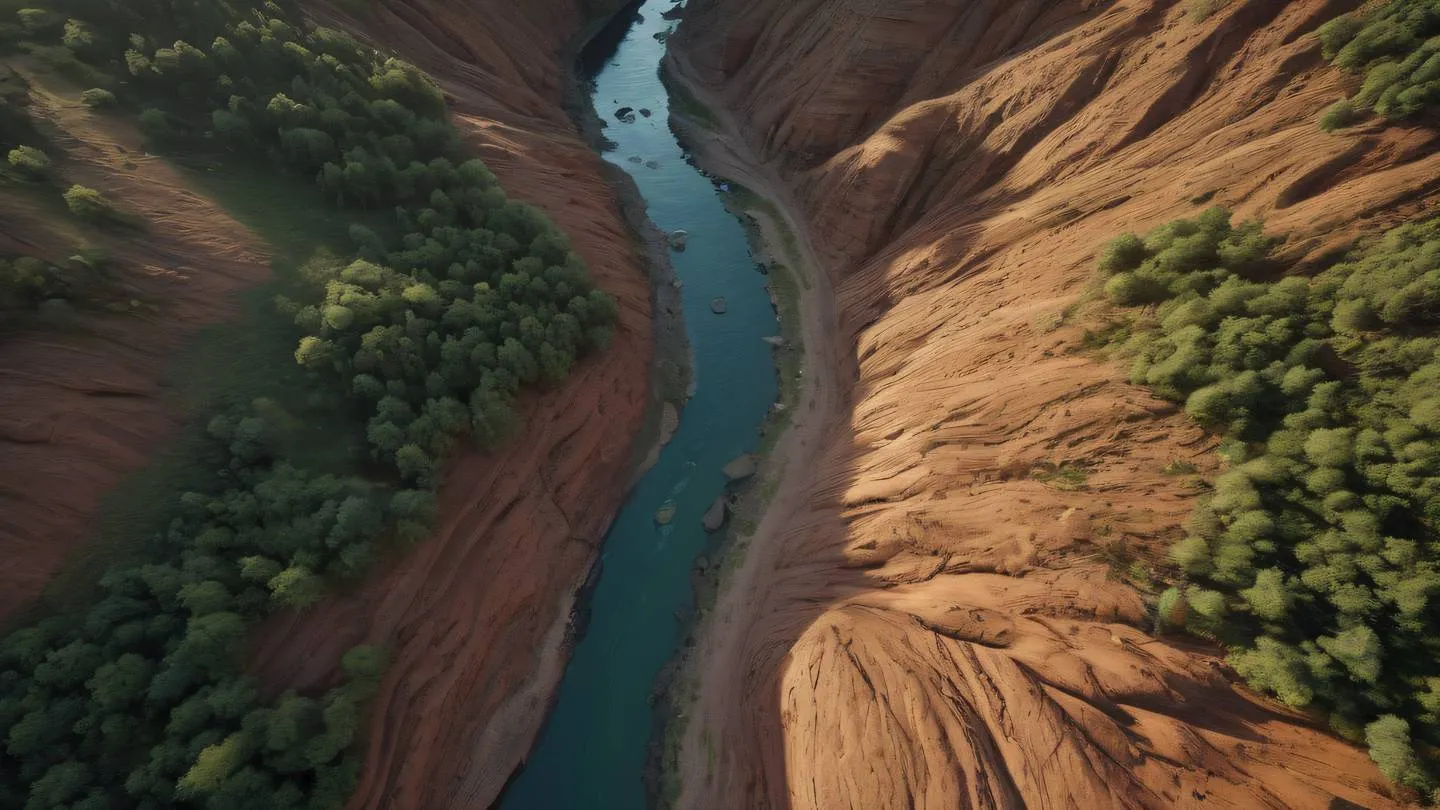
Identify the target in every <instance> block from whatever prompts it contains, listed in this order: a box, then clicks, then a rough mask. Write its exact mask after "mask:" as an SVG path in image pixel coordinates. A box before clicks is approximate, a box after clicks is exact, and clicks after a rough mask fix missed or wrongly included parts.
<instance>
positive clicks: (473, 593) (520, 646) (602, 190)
mask: <svg viewBox="0 0 1440 810" xmlns="http://www.w3.org/2000/svg"><path fill="white" fill-rule="evenodd" d="M593 5H595V4H587V3H584V2H581V1H580V0H550V2H543V3H526V4H513V3H508V2H492V1H490V0H487V1H486V2H482V3H471V4H464V5H458V4H454V3H447V2H431V1H429V0H411V1H410V2H393V1H392V0H383V2H377V3H375V4H373V6H372V8H371V11H370V12H369V13H368V14H367V15H365V16H364V17H363V18H362V19H355V18H349V17H346V16H345V15H343V14H341V13H340V12H339V11H338V10H337V9H334V8H331V7H328V6H318V5H317V6H315V7H314V8H313V9H312V12H313V13H314V14H315V15H316V16H317V17H318V18H320V19H322V20H325V21H326V22H329V23H332V24H338V25H343V26H344V27H345V28H346V29H348V30H351V31H355V32H357V33H359V34H362V35H369V36H370V37H371V38H373V39H374V40H376V41H377V42H380V43H382V44H384V45H385V46H387V47H390V48H392V49H394V50H395V51H396V52H397V53H399V54H400V55H402V56H403V57H404V58H405V59H407V60H409V61H411V62H413V63H415V64H417V65H418V66H420V67H421V68H423V69H424V70H426V71H427V72H429V73H430V74H431V75H432V76H433V77H435V79H436V80H437V81H438V82H439V83H440V85H441V87H442V88H443V89H444V90H445V92H446V94H447V96H448V100H449V102H450V103H451V105H452V109H453V110H454V111H455V117H456V121H457V124H458V125H459V127H460V128H461V131H462V134H463V135H465V136H466V137H467V139H468V141H469V142H470V143H471V144H472V145H473V147H474V148H475V150H476V153H477V154H478V155H479V156H480V157H481V158H482V159H484V160H485V162H486V163H487V164H488V165H489V167H490V168H491V169H492V170H493V171H494V172H495V174H496V175H497V176H498V177H499V178H500V180H501V182H502V184H503V185H504V186H505V188H506V189H507V191H508V192H509V193H510V194H511V195H513V196H514V197H516V198H519V199H522V200H524V201H526V202H530V203H533V204H535V205H538V206H539V207H541V208H542V209H544V210H545V211H546V213H548V214H549V215H550V216H551V217H553V218H554V220H555V222H556V223H557V224H558V225H559V226H560V227H561V228H562V229H563V230H564V231H565V232H566V233H567V234H568V235H569V236H570V238H571V240H572V242H573V243H574V246H575V249H576V250H577V251H578V252H579V253H580V255H581V256H582V257H583V258H584V259H585V260H586V262H587V263H588V264H589V267H590V272H591V274H592V276H593V278H594V279H595V281H596V283H597V284H598V285H599V286H600V287H601V288H603V289H604V290H605V291H607V292H609V293H610V294H611V295H613V296H615V297H616V299H617V300H618V302H619V304H620V310H621V314H620V323H619V326H618V329H617V331H616V335H615V339H614V341H613V343H612V344H611V346H610V348H609V349H608V350H607V351H606V352H604V353H603V354H602V355H601V356H599V357H597V358H595V359H593V360H590V361H587V362H586V363H584V364H582V365H580V366H579V367H577V368H576V370H575V371H574V372H572V374H571V377H570V378H569V379H568V380H567V381H566V382H565V384H564V385H562V386H561V387H560V388H559V389H558V390H556V391H553V392H548V393H546V394H545V395H543V396H540V397H534V398H532V399H531V400H530V401H528V402H527V403H526V405H525V407H524V408H523V419H524V423H525V428H524V430H523V432H522V434H521V435H519V436H517V437H515V439H513V440H512V442H511V443H510V444H509V445H508V449H506V450H504V451H502V452H500V453H498V454H495V455H492V456H480V455H472V456H466V457H463V458H460V459H457V460H456V461H455V462H454V463H453V464H452V466H451V468H450V469H449V471H448V474H447V476H448V477H447V483H446V486H445V488H444V490H443V492H442V494H441V515H442V517H441V523H442V525H441V527H440V530H439V531H438V533H437V536H436V537H434V538H432V539H431V540H429V541H427V542H425V543H423V544H421V545H420V546H418V547H417V548H415V549H414V550H412V551H411V552H409V553H408V554H407V555H406V556H405V557H404V558H402V559H400V560H397V561H394V563H393V564H383V565H381V566H379V569H380V570H379V571H377V573H376V574H375V575H374V576H373V577H372V578H371V579H370V580H369V581H368V582H366V583H365V584H364V585H363V586H361V587H360V588H358V589H357V590H356V592H354V593H352V594H349V595H347V596H345V597H343V598H337V599H333V600H330V601H328V602H326V603H324V604H322V605H321V606H319V607H318V608H316V609H314V610H312V611H310V612H308V613H306V614H304V615H301V616H291V617H286V618H283V619H281V620H278V621H276V622H275V623H274V624H273V625H272V626H271V627H270V628H268V629H267V630H266V631H264V632H262V633H261V634H260V636H259V638H258V639H257V642H256V649H255V651H254V656H253V660H254V669H255V671H256V672H257V673H258V674H259V675H260V677H261V678H262V680H264V681H265V682H266V683H267V684H268V685H270V686H271V687H272V688H273V689H274V690H275V691H279V690H281V689H285V688H298V689H301V690H312V689H317V688H319V687H321V686H323V685H325V684H327V683H328V682H329V681H330V680H331V679H332V678H333V677H334V674H335V672H336V669H337V664H338V661H339V657H340V655H341V654H343V653H344V652H345V650H346V649H348V648H349V647H351V646H352V645H355V644H359V643H371V644H380V645H383V646H385V647H387V648H388V649H389V651H390V653H391V659H392V661H393V664H392V666H391V668H390V670H389V671H388V673H387V675H386V678H385V680H384V683H383V684H382V685H381V688H380V692H379V694H378V696H377V697H376V699H375V700H374V704H373V705H374V709H373V718H372V721H371V724H370V733H369V737H368V740H369V743H368V744H369V748H368V751H367V758H366V764H365V767H364V769H363V772H362V775H361V782H360V787H359V789H358V790H357V792H356V794H355V796H354V798H353V800H352V802H351V805H350V806H351V807H355V808H362V807H369V808H381V807H383V808H394V809H395V810H402V809H403V808H445V807H457V808H458V807H467V808H468V807H483V806H486V805H488V804H489V803H490V801H491V800H493V798H494V797H495V796H496V795H497V794H498V793H499V791H500V789H501V787H503V785H504V783H505V780H506V779H507V778H508V777H509V775H510V773H511V772H512V771H513V770H514V768H515V767H516V766H517V765H518V764H519V762H520V759H521V757H523V756H524V754H525V752H526V751H527V750H528V749H529V746H530V743H531V740H532V739H533V737H534V735H535V734H536V733H537V732H538V730H539V725H540V722H541V720H542V719H543V717H544V711H545V706H546V705H547V703H548V700H549V697H550V695H551V693H552V691H553V690H554V688H555V685H556V684H557V683H558V680H559V676H560V673H561V669H562V666H563V663H564V655H563V653H564V640H565V632H566V628H567V625H568V620H569V616H570V610H571V605H572V603H573V598H574V594H575V591H576V590H577V588H578V587H579V586H580V585H581V583H582V582H583V580H584V578H585V576H586V574H587V573H588V571H589V568H590V565H591V563H592V562H593V560H594V556H595V553H596V548H597V545H598V543H599V541H600V539H601V537H602V535H603V533H604V529H605V527H606V525H607V524H608V523H609V521H610V519H611V517H612V516H613V513H614V510H615V508H616V507H617V506H618V503H619V500H620V495H621V490H622V486H623V484H624V481H625V479H626V473H627V472H628V470H627V469H626V465H627V463H628V461H629V457H630V441H631V438H632V437H633V436H634V435H635V434H636V432H637V431H638V429H639V426H640V422H641V420H642V418H643V416H644V412H645V408H646V405H647V401H648V390H647V379H646V378H647V367H648V363H649V358H650V352H651V337H650V320H649V317H650V312H649V309H650V287H649V283H648V281H647V279H646V277H645V274H644V272H643V271H642V270H641V260H640V256H639V251H638V250H637V248H636V246H635V244H634V242H633V240H632V237H631V235H630V231H629V230H628V229H627V227H626V226H625V224H624V222H623V221H622V219H621V216H620V212H619V207H618V204H617V200H616V198H615V195H614V193H613V192H612V190H611V189H610V187H609V186H608V185H606V183H605V181H604V180H602V179H601V165H602V164H601V161H600V159H599V158H598V157H597V156H596V155H595V153H594V152H593V151H591V150H590V149H589V148H588V147H587V146H586V145H585V144H584V143H583V142H582V141H581V140H580V138H579V137H578V135H577V134H576V133H575V130H574V126H573V125H572V124H571V123H570V121H569V119H568V118H567V116H566V115H565V113H564V112H563V111H562V109H561V107H560V102H561V98H562V95H563V81H564V77H565V70H566V66H565V65H564V64H563V63H562V61H561V58H560V53H561V49H562V48H563V47H564V45H565V44H566V42H567V41H568V40H569V39H570V38H571V37H572V36H574V35H575V33H576V32H577V31H578V30H579V28H580V26H581V25H582V24H583V23H584V22H585V20H586V16H587V13H590V12H593V11H594V9H593V8H590V7H589V6H593Z"/></svg>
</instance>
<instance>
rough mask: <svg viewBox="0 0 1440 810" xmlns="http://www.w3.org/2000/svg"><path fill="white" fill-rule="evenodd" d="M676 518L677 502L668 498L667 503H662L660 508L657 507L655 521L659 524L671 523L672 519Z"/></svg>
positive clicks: (666, 524)
mask: <svg viewBox="0 0 1440 810" xmlns="http://www.w3.org/2000/svg"><path fill="white" fill-rule="evenodd" d="M674 519H675V502H674V501H671V500H667V501H665V503H662V504H660V508H659V509H656V510H655V522H656V523H657V524H659V525H661V526H668V525H670V521H672V520H674Z"/></svg>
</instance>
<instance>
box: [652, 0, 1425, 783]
mask: <svg viewBox="0 0 1440 810" xmlns="http://www.w3.org/2000/svg"><path fill="white" fill-rule="evenodd" d="M1355 5H1356V4H1355V3H1342V2H1328V3H1327V2H1292V3H1277V2H1268V1H1264V2H1262V0H1232V2H1230V3H1228V4H1224V5H1223V6H1222V7H1221V8H1219V9H1218V10H1217V11H1216V12H1215V13H1214V14H1212V15H1211V16H1210V17H1208V18H1207V19H1205V20H1203V21H1198V22H1197V21H1195V20H1194V19H1193V18H1192V17H1191V16H1190V15H1189V14H1188V13H1187V8H1186V4H1183V3H1170V2H1151V1H1150V0H1117V2H1113V3H1094V2H1074V1H1073V0H1072V1H1071V2H1055V3H1052V2H1018V3H1015V2H998V1H996V0H980V1H979V2H968V1H967V2H961V0H896V2H889V3H876V2H874V1H873V0H787V2H777V0H691V3H690V4H689V8H688V11H687V12H686V19H685V21H684V22H683V23H682V25H681V28H680V30H679V32H678V33H677V35H676V36H675V37H674V38H672V42H673V43H675V45H676V47H677V49H678V51H679V57H680V58H679V59H678V60H677V65H676V66H677V67H678V68H679V71H678V72H679V73H680V74H681V75H682V76H688V77H690V78H691V79H692V80H694V82H695V83H696V85H697V87H698V88H699V91H700V92H699V93H698V95H700V96H701V97H702V98H706V97H708V98H711V99H713V100H715V101H717V103H718V104H719V105H720V106H721V107H722V108H723V110H722V112H723V114H721V115H720V116H719V117H720V119H721V121H722V125H725V127H726V128H727V132H725V133H722V135H721V136H720V137H719V138H714V139H711V142H710V143H709V144H708V147H702V151H704V152H707V153H709V154H708V155H707V156H706V157H702V161H704V160H707V159H708V160H710V161H712V163H711V165H713V166H715V167H716V169H717V171H719V172H720V173H722V174H730V176H735V177H737V178H740V179H741V180H742V182H745V183H746V184H747V185H752V186H753V187H755V188H757V190H760V191H761V192H762V193H765V194H766V195H767V196H770V197H771V198H772V199H773V200H775V201H776V202H777V205H778V206H779V207H780V208H781V209H782V211H785V212H786V214H787V218H788V219H791V220H792V222H793V223H794V224H796V225H798V226H799V227H798V229H799V231H800V235H801V237H802V238H801V241H802V242H805V243H808V245H809V246H810V249H811V252H813V253H814V254H815V264H816V266H817V268H818V271H819V273H820V274H823V277H824V278H825V279H828V280H829V282H831V285H833V306H834V308H835V312H836V324H837V326H836V334H835V337H834V339H833V342H834V345H835V346H836V347H837V349H836V353H835V356H834V357H829V358H827V357H826V356H825V353H826V351H828V349H827V348H826V344H824V343H821V344H812V343H811V336H810V334H809V333H808V332H807V335H806V345H807V350H808V349H810V347H811V346H812V345H817V346H819V354H817V355H815V356H814V359H807V362H808V363H812V364H814V363H825V364H829V365H830V368H829V370H828V371H827V370H822V369H817V368H815V367H814V366H813V365H811V366H807V369H806V374H805V377H806V379H807V380H811V379H816V378H818V379H820V380H825V381H828V380H831V379H833V380H834V385H835V386H836V390H835V391H834V392H833V393H827V392H826V385H827V382H818V383H814V384H812V386H807V391H806V392H805V393H803V394H802V397H803V398H805V400H808V401H813V402H815V403H817V404H816V406H815V410H814V412H813V415H811V414H810V413H809V409H808V407H806V406H802V412H803V413H804V415H803V417H797V419H798V424H797V427H796V429H795V432H794V436H792V437H788V438H787V442H790V444H789V445H788V446H787V447H786V449H785V451H784V452H785V453H786V454H787V456H786V462H785V463H786V464H787V467H786V469H787V470H788V473H787V475H786V477H785V479H784V481H783V484H782V486H781V487H780V490H779V491H778V492H777V493H776V495H775V498H774V500H773V502H772V508H771V510H770V511H769V513H768V514H767V515H766V517H765V519H764V521H762V523H761V524H760V526H759V527H758V529H757V531H756V534H755V535H754V537H753V538H752V540H751V544H750V549H751V550H750V552H749V554H748V556H747V558H746V560H745V563H744V564H743V565H742V566H741V568H740V569H739V571H738V572H737V573H736V574H735V575H734V576H733V577H732V578H731V579H730V580H729V582H728V583H727V585H726V587H725V590H724V592H723V593H722V595H721V597H720V599H719V601H718V603H717V606H716V609H715V611H714V612H713V614H712V615H711V617H710V618H709V620H708V621H707V623H706V624H705V626H704V627H703V628H702V633H701V641H700V645H699V650H698V654H697V655H698V658H697V661H696V663H695V664H694V669H695V674H696V675H698V683H697V684H696V690H695V691H696V694H697V695H698V697H697V701H696V703H695V705H694V706H693V707H691V708H690V709H689V711H688V717H687V720H688V725H687V726H686V731H685V735H684V741H683V754H682V773H681V782H682V789H683V793H682V796H681V799H680V806H682V807H687V808H688V807H694V808H719V807H725V808H729V807H744V808H787V807H788V808H824V809H825V810H833V809H834V808H841V807H853V808H867V810H868V809H869V808H891V807H925V808H932V807H933V808H948V807H957V806H959V807H1015V808H1019V807H1080V808H1102V807H1156V808H1160V807H1166V808H1168V807H1208V808H1215V807H1233V808H1253V807H1296V808H1321V807H1336V806H1352V805H1347V804H1345V802H1353V803H1354V804H1355V805H1359V806H1364V807H1370V808H1379V807H1391V806H1395V805H1396V804H1397V800H1396V798H1395V797H1394V796H1393V795H1392V794H1391V793H1390V792H1389V791H1390V789H1389V788H1387V787H1386V785H1385V783H1384V780H1383V778H1382V777H1381V776H1380V774H1379V773H1378V771H1377V770H1376V768H1375V767H1374V765H1373V764H1372V763H1371V762H1370V760H1369V759H1368V757H1367V756H1366V755H1365V753H1364V752H1363V751H1361V750H1359V749H1357V748H1354V747H1352V746H1349V745H1347V744H1346V743H1344V742H1343V741H1341V740H1339V739H1337V738H1335V737H1333V736H1331V735H1329V734H1328V733H1326V732H1325V731H1323V730H1322V729H1320V728H1318V727H1317V726H1315V725H1313V724H1311V723H1310V722H1309V721H1308V719H1307V718H1305V717H1301V716H1299V715H1297V714H1296V713H1293V712H1290V711H1287V710H1285V709H1284V708H1283V707H1280V706H1278V705H1276V704H1274V703H1273V702H1271V701H1267V700H1264V699H1261V698H1259V697H1256V696H1253V695H1251V694H1249V693H1248V692H1246V691H1244V690H1243V689H1241V688H1238V686H1237V685H1236V684H1235V683H1234V679H1233V674H1232V673H1230V672H1229V670H1228V669H1227V668H1226V667H1225V666H1224V665H1223V662H1222V658H1223V652H1222V651H1220V650H1218V649H1215V648H1211V647H1206V646H1204V645H1201V644H1198V643H1192V642H1189V641H1186V640H1183V639H1178V638H1159V639H1157V638H1154V637H1152V636H1151V635H1149V634H1148V633H1147V632H1146V631H1147V630H1148V628H1149V627H1150V620H1149V618H1148V617H1147V614H1146V607H1145V604H1144V602H1143V600H1142V598H1141V596H1140V595H1139V593H1137V591H1136V590H1135V589H1134V588H1133V587H1131V585H1130V584H1129V583H1128V582H1127V579H1131V578H1134V573H1133V572H1132V571H1130V570H1129V561H1130V560H1131V559H1133V560H1135V561H1137V562H1139V563H1140V564H1141V565H1142V566H1153V565H1163V564H1164V559H1165V557H1164V549H1165V548H1166V547H1167V546H1168V544H1169V542H1170V541H1171V540H1172V539H1173V538H1174V537H1175V536H1176V535H1177V533H1178V532H1179V531H1180V529H1179V524H1180V522H1181V521H1182V520H1183V518H1184V517H1185V515H1186V514H1187V512H1188V510H1189V508H1190V506H1191V504H1192V503H1193V498H1194V496H1195V494H1196V491H1197V490H1196V489H1195V487H1194V486H1193V481H1192V480H1190V477H1187V476H1177V475H1167V474H1166V473H1165V472H1164V470H1165V468H1166V467H1167V466H1168V465H1169V464H1170V462H1172V461H1175V460H1186V461H1190V462H1192V463H1194V464H1196V465H1197V466H1198V467H1199V469H1200V471H1201V472H1202V473H1205V472H1211V471H1213V470H1214V465H1215V464H1216V461H1215V459H1214V456H1213V454H1211V453H1210V452H1209V451H1210V449H1211V447H1212V441H1211V440H1210V439H1209V438H1207V437H1206V436H1205V435H1204V434H1203V433H1202V432H1201V431H1199V430H1198V429H1197V428H1196V427H1195V426H1194V425H1193V424H1191V423H1190V422H1189V421H1188V420H1187V419H1186V418H1185V417H1184V416H1183V414H1181V413H1179V412H1178V411H1177V409H1176V408H1175V407H1174V406H1173V405H1172V404H1170V403H1167V402H1163V401H1160V400H1157V399H1155V398H1154V397H1152V396H1150V395H1149V394H1148V393H1147V392H1146V391H1144V390H1143V389H1139V388H1136V387H1134V386H1131V385H1129V384H1127V383H1126V382H1125V369H1124V368H1122V367H1120V366H1119V365H1112V364H1107V363H1105V362H1103V361H1100V360H1098V359H1097V358H1095V357H1093V356H1092V355H1090V354H1088V353H1086V352H1084V351H1082V350H1081V349H1080V342H1081V339H1082V336H1083V333H1084V328H1085V326H1086V325H1087V324H1086V322H1085V317H1086V316H1087V314H1090V313H1092V312H1093V309H1094V304H1093V303H1090V304H1087V303H1086V301H1087V297H1088V296H1089V295H1090V294H1091V291H1092V290H1093V287H1092V286H1091V282H1092V281H1093V279H1094V273H1095V270H1094V267H1095V258H1096V255H1097V252H1098V250H1099V249H1100V247H1101V246H1102V245H1103V243H1104V242H1105V241H1106V240H1107V239H1109V238H1111V237H1113V236H1115V235H1117V234H1119V233H1121V232H1124V231H1140V232H1144V231H1145V230H1147V229H1149V228H1151V227H1154V226H1155V225H1158V224H1160V223H1162V222H1164V221H1167V220H1169V219H1173V218H1175V217H1177V216H1186V215H1192V214H1195V213H1198V212H1199V211H1200V210H1202V209H1203V208H1204V206H1205V205H1209V204H1224V205H1227V206H1229V207H1231V208H1232V209H1234V210H1235V211H1236V213H1237V216H1239V217H1241V218H1245V217H1254V216H1263V217H1264V218H1265V220H1266V223H1267V227H1268V229H1269V230H1270V231H1271V232H1272V233H1284V234H1288V235H1289V238H1288V241H1287V242H1286V244H1285V247H1284V252H1285V254H1286V256H1287V257H1288V258H1291V259H1293V260H1295V262H1297V263H1300V264H1305V263H1309V262H1315V261H1318V260H1320V259H1322V258H1323V257H1325V256H1327V255H1328V254H1331V253H1332V252H1333V251H1334V250H1335V249H1336V248H1337V247H1342V246H1344V245H1346V244H1348V243H1349V242H1350V241H1351V240H1353V239H1354V238H1355V237H1356V236H1357V235H1360V234H1363V233H1374V232H1376V231H1377V230H1379V229H1382V228H1384V227H1387V226H1389V225H1391V224H1394V223H1396V222H1399V221H1401V220H1403V219H1406V218H1409V217H1412V216H1415V215H1417V214H1422V213H1424V212H1433V211H1434V210H1435V203H1436V201H1437V196H1440V150H1437V148H1436V146H1437V144H1436V135H1435V133H1434V132H1433V131H1431V130H1427V129H1424V128H1406V127H1398V126H1391V127H1387V126H1382V125H1380V124H1378V123H1373V122H1372V123H1366V124H1364V125H1361V126H1359V127H1356V128H1354V129H1351V130H1347V131H1344V132H1342V133H1337V134H1326V133H1323V132H1321V131H1320V130H1319V128H1318V127H1317V126H1316V118H1317V117H1318V114H1319V111H1320V110H1321V109H1323V108H1324V107H1325V106H1326V105H1327V104H1329V103H1330V102H1331V101H1332V100H1334V99H1335V98H1337V97H1339V96H1341V95H1342V94H1344V93H1345V92H1346V86H1345V81H1346V80H1345V78H1344V77H1343V76H1341V75H1339V74H1338V73H1336V72H1335V71H1333V70H1332V69H1330V68H1329V67H1328V66H1326V65H1325V64H1324V62H1323V60H1322V59H1321V57H1320V54H1319V47H1318V44H1317V43H1316V42H1315V41H1314V38H1313V37H1310V36H1308V34H1309V33H1310V32H1313V31H1314V30H1315V28H1317V27H1318V26H1319V25H1320V24H1322V23H1323V22H1324V21H1326V20H1328V19H1330V18H1331V17H1333V16H1334V15H1335V14H1337V13H1340V12H1342V11H1345V10H1348V9H1350V8H1353V7H1354V6H1355ZM729 127H733V129H728V128H729ZM727 170H729V171H727ZM730 172H735V173H733V174H731V173H730ZM827 291H828V286H827V285H824V284H816V285H814V290H813V291H812V294H811V295H809V296H808V297H807V298H806V300H805V301H803V302H802V309H805V310H806V311H807V312H808V313H809V314H807V328H810V329H813V328H814V327H813V325H812V324H811V321H812V320H814V321H817V322H818V323H821V324H823V323H824V313H825V311H826V310H825V306H826V302H825V300H823V299H824V298H825V296H826V295H827ZM832 398H833V402H834V404H835V407H834V408H833V409H832V408H830V407H829V406H828V403H829V402H830V401H831V400H832ZM1057 465H1067V466H1071V467H1075V468H1078V469H1080V470H1083V473H1081V474H1080V475H1079V476H1078V479H1079V480H1076V479H1075V478H1071V479H1069V480H1068V481H1067V480H1065V479H1053V478H1051V479H1050V480H1043V479H1046V478H1049V475H1048V473H1049V472H1051V471H1053V470H1054V469H1055V467H1056V466H1057ZM1036 472H1038V473H1039V475H1036V474H1034V473H1036Z"/></svg>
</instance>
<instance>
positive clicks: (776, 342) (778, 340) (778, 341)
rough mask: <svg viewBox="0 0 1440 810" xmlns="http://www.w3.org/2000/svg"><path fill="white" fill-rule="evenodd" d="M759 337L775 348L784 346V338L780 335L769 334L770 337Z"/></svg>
mask: <svg viewBox="0 0 1440 810" xmlns="http://www.w3.org/2000/svg"><path fill="white" fill-rule="evenodd" d="M760 339H761V340H763V341H765V342H766V343H769V344H770V345H771V346H774V347H775V348H777V349H783V348H785V338H783V337H780V336H779V335H771V336H770V337H764V338H760Z"/></svg>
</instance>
